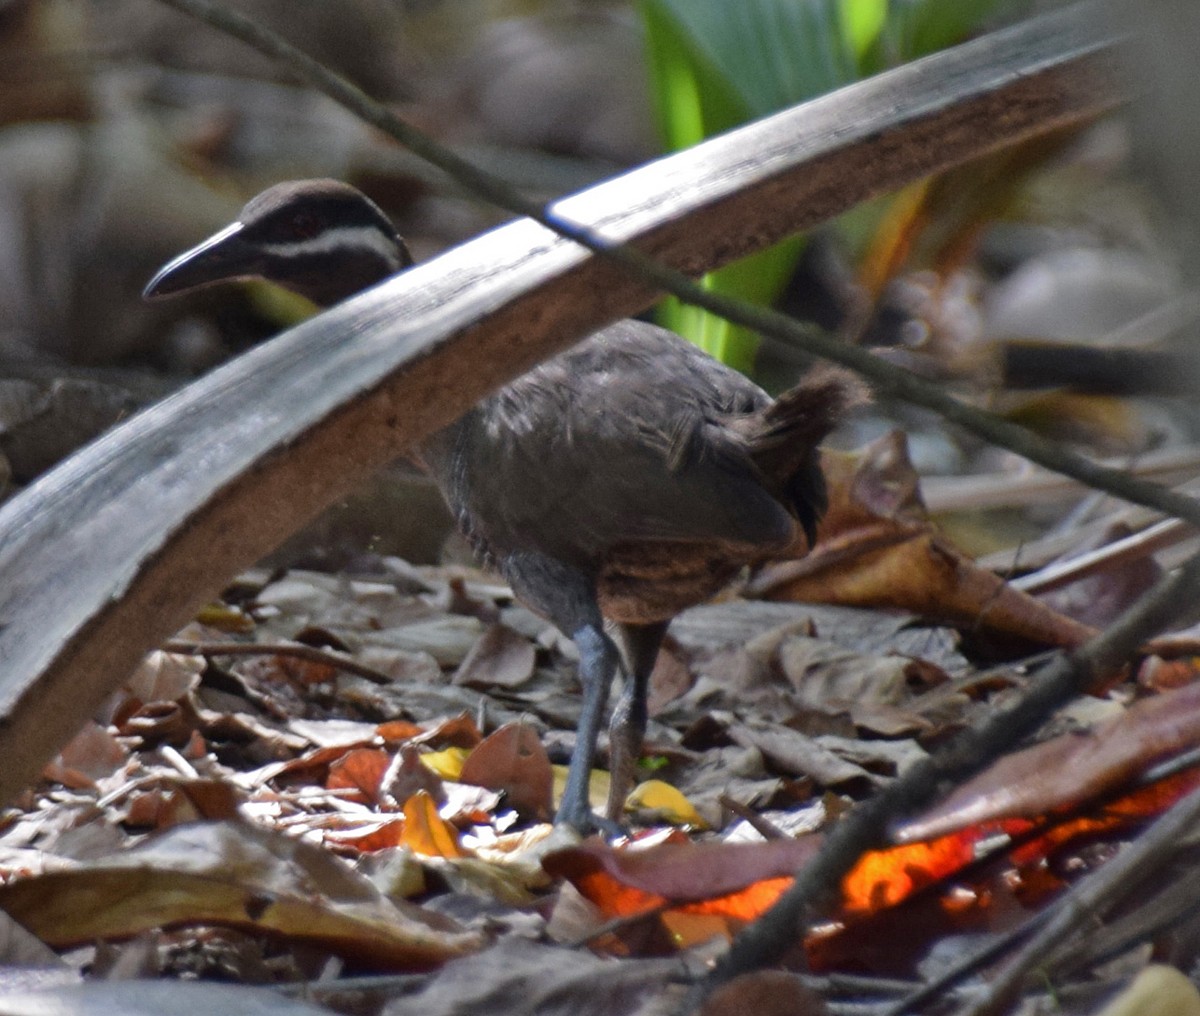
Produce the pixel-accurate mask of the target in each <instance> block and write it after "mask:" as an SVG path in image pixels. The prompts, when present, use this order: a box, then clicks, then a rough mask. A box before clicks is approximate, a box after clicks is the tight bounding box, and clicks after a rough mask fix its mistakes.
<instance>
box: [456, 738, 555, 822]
mask: <svg viewBox="0 0 1200 1016" xmlns="http://www.w3.org/2000/svg"><path fill="white" fill-rule="evenodd" d="M460 779H461V780H462V782H463V783H473V784H475V786H477V787H487V788H488V789H489V790H498V791H503V792H504V794H505V797H506V800H507V801H508V803H509V804H510V805H512V807H513V808H515V809H516V810H517V811H519V812H521V813H522V814H524V815H529V816H532V817H534V818H537V819H548V818H549V817H550V812H551V806H552V801H551V795H552V793H553V789H554V771H553V770H552V769H551V767H550V759H549V757H548V756H547V755H546V750H545V748H543V747H542V741H541V738H540V737H538V733H537V731H536V730H534V728H533V727H531V726H529V724H527V723H506V724H505V725H504V726H503V727H500V728H499V729H498V730H496V731H495V732H494V733H492V734H491V735H489V736H488V737H487V738H486V739H485V740H484V741H483V742H482V743H481V744H480V745H479V747H477V748H476V749H475V750H474V751H473V752H471V754H470V755H469V756H468V757H467V761H466V763H465V764H464V765H463V768H462V773H461V775H460Z"/></svg>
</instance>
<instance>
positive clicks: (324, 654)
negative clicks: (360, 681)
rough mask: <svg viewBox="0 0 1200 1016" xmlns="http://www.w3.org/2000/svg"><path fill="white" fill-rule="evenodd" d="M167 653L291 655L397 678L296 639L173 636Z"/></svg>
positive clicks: (377, 678) (372, 677) (373, 677)
mask: <svg viewBox="0 0 1200 1016" xmlns="http://www.w3.org/2000/svg"><path fill="white" fill-rule="evenodd" d="M162 648H163V650H164V651H165V652H168V653H184V654H186V655H188V656H205V657H208V656H294V657H296V659H299V660H307V661H308V662H309V663H323V664H325V665H326V666H329V667H334V668H335V669H337V670H344V671H345V672H346V673H347V674H354V675H355V676H356V677H364V678H366V679H367V680H368V681H372V682H374V683H375V684H392V683H393V682H394V681H395V680H396V679H395V678H394V677H392V676H391V675H389V674H385V673H384V672H383V671H382V670H376V669H375V668H374V667H368V666H367V665H366V664H364V663H357V662H355V661H354V660H351V659H349V658H348V657H345V656H341V655H339V654H337V653H331V652H329V650H327V649H318V648H317V647H316V646H306V645H303V644H302V643H299V642H188V641H187V640H185V639H175V640H173V641H171V642H167V643H166V644H164V645H163V647H162Z"/></svg>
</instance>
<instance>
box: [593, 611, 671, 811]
mask: <svg viewBox="0 0 1200 1016" xmlns="http://www.w3.org/2000/svg"><path fill="white" fill-rule="evenodd" d="M666 631H667V622H666V621H663V622H661V623H659V624H640V625H632V624H626V625H621V627H620V628H619V633H620V636H621V642H622V645H623V646H624V648H625V655H626V659H627V660H628V663H629V676H628V678H627V679H626V681H625V687H624V689H622V691H621V697H620V698H619V699H618V700H617V705H616V708H615V709H613V714H612V720H611V721H610V722H609V725H608V757H609V762H608V770H609V784H608V806H607V808H606V810H605V813H606V814H607V816H608V818H609V820H610V821H612V822H619V821H620V820H621V812H622V811H623V810H624V807H625V798H626V797H628V796H629V791H630V790H632V789H633V782H634V774H635V773H636V772H637V762H638V758H639V757H640V756H641V754H642V740H643V739H644V738H645V736H646V693H647V692H648V691H649V688H650V674H651V673H652V672H653V670H654V661H655V660H657V659H658V649H659V646H661V645H662V640H663V635H664V634H666Z"/></svg>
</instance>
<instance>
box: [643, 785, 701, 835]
mask: <svg viewBox="0 0 1200 1016" xmlns="http://www.w3.org/2000/svg"><path fill="white" fill-rule="evenodd" d="M625 807H626V809H627V810H629V811H636V810H645V811H653V812H656V813H657V814H659V815H661V816H662V818H663V820H664V821H666V822H670V823H671V824H672V825H690V826H707V825H708V823H707V822H705V821H704V819H702V818H701V817H700V813H699V812H698V811H696V809H695V808H693V807H692V802H691V801H689V800H688V799H687V798H686V797H684V796H683V794H681V793H680V792H679V791H678V790H676V789H675V788H674V787H672V786H671V784H669V783H664V782H663V781H662V780H647V781H646V782H645V783H639V784H638V785H637V786H636V787H634V788H633V792H632V793H631V794H630V795H629V797H628V798H627V799H626V801H625Z"/></svg>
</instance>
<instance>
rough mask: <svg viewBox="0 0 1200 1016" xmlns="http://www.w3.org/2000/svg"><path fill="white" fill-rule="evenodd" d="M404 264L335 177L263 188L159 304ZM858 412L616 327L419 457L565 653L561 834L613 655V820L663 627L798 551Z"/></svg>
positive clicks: (572, 810) (826, 377)
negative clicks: (207, 292)
mask: <svg viewBox="0 0 1200 1016" xmlns="http://www.w3.org/2000/svg"><path fill="white" fill-rule="evenodd" d="M409 263H411V259H410V258H409V257H408V252H407V250H406V249H405V248H404V245H403V242H402V241H401V240H400V238H399V237H398V236H397V235H396V233H395V230H394V229H393V228H392V226H391V225H390V223H388V222H387V220H386V218H385V217H384V216H383V213H382V212H380V211H379V209H377V208H376V207H375V206H374V205H373V204H371V203H370V202H369V201H368V200H367V199H366V198H365V197H364V196H363V195H361V194H359V193H358V192H357V191H355V190H354V189H353V188H350V187H347V186H346V185H345V184H340V183H337V182H335V181H328V180H321V181H297V182H291V183H286V184H279V185H277V186H276V187H273V188H270V189H269V190H268V191H265V192H264V193H263V194H261V195H259V196H258V197H256V198H254V199H253V200H252V201H251V202H250V203H249V204H248V205H247V206H246V208H245V209H243V212H242V215H241V216H240V217H239V221H238V223H237V224H235V225H234V226H231V227H229V228H227V229H226V230H223V231H222V232H221V233H218V234H217V235H216V236H215V237H213V238H211V239H210V240H208V241H205V242H204V243H202V244H200V245H199V246H198V247H196V248H193V250H192V251H189V252H186V253H184V254H183V255H180V257H178V258H176V259H174V260H173V261H172V262H171V263H170V264H168V265H167V266H166V267H165V268H164V269H163V270H162V271H160V272H159V273H158V275H156V276H155V278H154V279H153V280H152V281H151V283H150V284H149V286H147V290H146V293H147V295H148V296H159V295H165V294H168V293H174V292H181V291H184V290H187V289H192V288H195V287H197V286H201V285H209V284H212V283H215V282H220V281H224V280H227V279H230V278H241V277H245V276H247V275H255V276H261V277H264V278H267V279H270V280H271V281H273V282H276V283H278V284H280V285H283V286H286V287H288V288H290V289H293V290H294V291H296V292H299V293H301V294H302V295H304V296H308V297H309V298H310V299H313V300H315V301H316V302H318V303H322V304H328V303H334V302H337V301H338V300H340V299H344V298H345V297H348V296H350V295H352V294H353V293H355V292H358V291H359V290H360V289H362V288H364V287H365V286H367V285H370V284H373V283H375V282H379V281H381V280H382V279H383V278H385V277H386V276H388V275H390V274H392V273H393V272H395V271H396V270H398V268H402V267H404V266H407V265H408V264H409ZM861 398H862V389H861V386H860V385H859V384H858V382H857V381H855V380H854V379H853V378H851V377H850V376H849V375H847V374H846V373H845V372H842V371H840V370H836V369H832V368H824V369H818V370H815V371H813V372H811V373H810V374H809V375H808V376H807V377H806V378H805V379H804V380H803V381H802V382H801V383H800V384H799V385H798V386H797V387H796V388H793V389H791V390H790V391H788V392H785V393H784V394H783V395H781V396H780V397H779V398H778V399H776V400H772V399H771V398H770V396H768V395H767V394H766V392H764V391H763V390H762V389H760V388H759V387H758V386H756V385H754V384H753V383H752V382H750V381H749V380H747V379H746V378H745V377H743V376H742V375H741V374H739V373H738V372H737V371H734V370H732V369H730V368H728V367H725V366H724V365H722V364H720V363H718V362H717V361H715V360H713V359H712V358H711V357H709V356H707V355H706V354H705V353H703V352H701V351H700V350H699V349H697V348H696V347H695V346H693V345H692V344H691V343H689V342H687V341H685V340H684V339H681V338H680V337H679V336H677V335H675V334H673V333H671V332H668V331H666V330H664V329H661V328H656V327H655V326H653V325H649V324H646V323H644V322H640V321H622V322H619V323H617V324H615V325H612V326H610V327H608V328H605V329H603V330H602V331H599V332H597V333H596V334H594V335H592V336H591V337H589V338H587V339H584V340H583V341H582V342H580V343H579V344H578V345H576V346H575V347H573V348H572V349H570V350H568V351H566V352H564V353H561V354H559V355H558V356H556V357H554V358H553V359H550V360H548V361H546V362H545V363H544V364H542V365H541V366H539V367H536V368H535V369H533V370H532V371H530V372H529V373H527V374H525V375H523V376H522V377H520V378H517V379H516V380H515V381H513V382H511V383H510V384H508V385H506V386H505V387H503V388H501V389H500V390H499V391H497V392H495V393H494V394H492V395H490V396H488V397H487V398H485V399H484V400H483V401H482V402H480V403H479V404H478V405H477V406H475V407H474V408H473V409H471V410H470V411H469V412H468V413H466V415H464V416H463V417H462V418H461V419H459V420H458V421H456V422H455V423H453V424H451V425H450V426H449V427H447V428H445V429H443V430H442V431H439V432H438V433H436V434H434V435H432V436H431V437H430V438H428V439H427V440H426V441H425V442H424V443H422V445H421V447H420V449H419V451H418V453H417V456H418V457H419V458H420V459H421V461H422V464H423V465H424V466H425V467H426V468H427V469H428V471H429V473H430V474H431V475H432V477H433V478H434V480H435V481H436V483H437V484H438V486H439V488H440V489H441V491H442V493H443V495H444V496H445V498H446V501H447V502H448V504H449V505H450V508H451V510H452V511H453V512H454V514H455V517H456V518H457V520H458V523H459V526H460V527H461V528H462V530H463V532H464V533H465V534H466V535H467V536H468V538H469V539H470V540H471V542H472V545H473V546H474V547H475V549H476V550H477V551H478V552H479V554H480V555H481V556H482V557H484V558H485V559H486V560H488V561H489V562H490V563H492V564H493V565H495V567H497V568H498V569H499V570H500V572H501V573H502V574H503V575H504V577H505V578H506V579H507V580H508V581H509V583H511V585H512V587H513V591H514V593H515V594H516V595H517V596H518V597H519V598H520V599H521V600H523V601H524V602H525V603H526V604H527V605H528V606H529V607H531V608H532V609H533V610H536V611H538V612H539V613H541V614H543V615H544V616H545V617H547V618H548V619H550V620H551V621H553V622H554V623H555V624H556V625H557V626H558V627H559V628H560V629H561V630H562V631H563V632H564V633H565V634H567V635H568V636H570V637H571V638H572V639H574V640H575V642H576V645H577V646H578V647H579V650H580V668H579V671H580V681H581V683H582V685H583V691H584V699H583V704H582V708H581V716H580V721H579V728H578V731H577V738H576V748H575V752H574V753H573V755H572V758H571V768H570V775H569V777H568V784H567V790H566V793H565V795H564V798H563V802H562V805H561V806H560V809H559V816H558V818H559V820H560V821H566V822H569V823H570V824H572V825H575V826H576V827H579V828H586V827H589V826H590V825H592V824H593V822H594V819H593V817H592V816H591V812H590V808H589V805H588V800H587V781H588V774H589V770H590V767H591V764H592V759H593V755H594V753H595V746H596V740H597V736H598V731H599V722H600V718H601V716H602V714H603V712H604V706H605V703H606V701H607V695H608V690H609V686H610V684H611V682H612V678H613V677H614V676H615V674H616V672H617V670H618V669H620V665H621V654H620V653H619V652H618V649H617V647H616V645H615V644H614V643H613V641H612V639H611V638H610V637H609V636H608V635H607V634H605V629H604V619H605V618H607V620H608V621H610V622H612V623H613V624H614V626H615V627H614V628H613V632H614V634H615V635H616V636H617V638H618V640H619V641H620V642H621V644H622V649H623V650H624V659H625V662H626V664H627V669H628V678H627V680H626V684H625V691H624V693H623V695H622V698H621V701H620V702H619V703H618V706H617V708H616V710H615V712H614V716H613V721H612V726H611V728H610V729H611V731H612V737H611V744H612V758H611V763H610V764H611V767H612V769H613V785H614V793H613V795H611V796H610V799H609V814H610V816H612V817H615V812H616V811H617V810H618V809H619V807H620V804H621V803H622V801H623V798H624V794H623V790H624V789H626V788H627V785H628V784H629V782H630V781H631V779H632V775H633V767H634V764H635V762H636V758H637V755H638V752H639V751H640V747H641V740H642V735H643V733H644V729H645V723H646V692H647V683H648V680H649V676H650V671H651V670H652V668H653V664H654V660H655V658H656V656H657V653H658V647H659V644H660V642H661V639H662V635H663V633H664V632H665V630H666V625H667V622H669V621H670V619H671V618H672V617H674V616H675V615H676V614H678V613H679V612H680V611H681V610H683V609H685V608H686V607H688V606H691V605H693V604H696V603H699V602H702V601H703V600H705V599H708V598H709V597H711V596H712V595H713V594H714V593H716V592H718V591H719V590H720V589H721V588H723V587H724V586H725V585H727V584H728V583H729V581H730V580H731V579H732V578H733V577H735V576H736V575H737V573H738V572H739V571H740V570H741V569H743V568H744V567H745V566H747V565H753V564H755V563H758V562H760V561H762V560H765V559H767V558H769V557H776V556H785V555H792V556H796V555H799V554H802V553H804V552H805V551H806V550H807V549H808V547H809V546H810V545H811V543H812V541H813V540H814V538H815V534H816V525H817V521H818V519H819V518H820V516H821V514H822V513H823V512H824V510H825V507H826V504H825V501H826V497H825V483H824V479H823V477H822V474H821V470H820V465H819V461H818V454H817V444H818V443H819V442H820V441H821V440H822V439H823V438H824V437H825V435H826V434H827V433H828V432H829V431H830V430H831V429H832V427H833V426H834V424H835V423H836V422H837V420H838V418H839V417H840V416H841V415H842V413H843V412H844V411H845V410H846V409H847V408H848V407H849V406H851V405H853V404H854V403H856V402H858V401H860V400H861Z"/></svg>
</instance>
